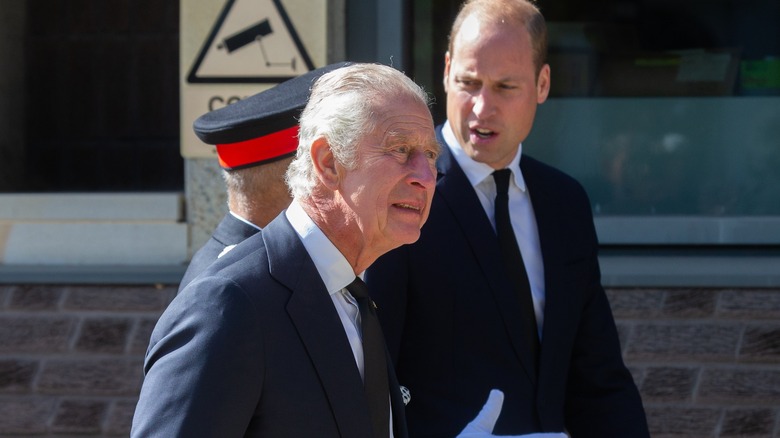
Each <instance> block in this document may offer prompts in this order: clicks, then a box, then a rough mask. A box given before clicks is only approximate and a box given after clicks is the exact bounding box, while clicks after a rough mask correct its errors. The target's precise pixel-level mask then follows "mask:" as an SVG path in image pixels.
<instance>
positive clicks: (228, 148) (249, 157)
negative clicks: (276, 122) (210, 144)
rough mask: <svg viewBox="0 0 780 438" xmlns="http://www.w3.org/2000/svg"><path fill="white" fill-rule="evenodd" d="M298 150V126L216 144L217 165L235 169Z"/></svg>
mask: <svg viewBox="0 0 780 438" xmlns="http://www.w3.org/2000/svg"><path fill="white" fill-rule="evenodd" d="M297 148H298V126H293V127H292V128H287V129H284V130H282V131H276V132H274V133H271V134H268V135H264V136H262V137H258V138H253V139H251V140H245V141H239V142H236V143H228V144H218V145H217V156H218V157H219V165H220V166H222V167H223V168H225V169H236V168H239V167H246V166H249V165H252V164H259V163H261V162H263V161H268V160H272V159H274V158H277V157H281V156H284V155H288V154H291V153H293V152H295V150H296V149H297Z"/></svg>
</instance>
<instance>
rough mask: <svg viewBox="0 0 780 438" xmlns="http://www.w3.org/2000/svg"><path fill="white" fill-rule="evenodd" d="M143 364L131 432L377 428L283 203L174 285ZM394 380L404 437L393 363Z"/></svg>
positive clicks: (399, 432) (397, 426)
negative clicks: (265, 221)
mask: <svg viewBox="0 0 780 438" xmlns="http://www.w3.org/2000/svg"><path fill="white" fill-rule="evenodd" d="M389 368H390V369H391V370H392V367H389ZM144 372H145V380H144V383H143V387H142V389H141V395H140V399H139V402H138V405H137V408H136V412H135V416H134V418H133V428H132V433H131V435H132V436H133V437H144V438H147V437H166V438H168V437H220V438H222V437H315V436H316V437H345V438H347V437H350V438H365V437H367V436H370V430H371V423H370V420H369V413H368V407H367V403H366V399H365V393H364V390H363V382H362V379H361V377H360V373H359V371H358V368H357V366H356V364H355V359H354V356H353V354H352V350H351V348H350V345H349V342H348V341H347V337H346V334H345V332H344V328H343V326H342V323H341V320H340V319H339V316H338V314H337V312H336V309H335V308H334V306H333V301H332V300H331V298H330V296H329V295H328V292H327V289H326V288H325V285H324V283H323V282H322V280H321V278H320V276H319V274H318V272H317V270H316V268H315V266H314V263H313V262H312V260H311V258H310V257H309V255H308V253H307V252H306V249H305V248H304V247H303V244H302V243H301V241H300V239H299V237H298V235H297V234H296V233H295V231H294V230H293V228H292V226H291V225H290V223H289V222H288V221H287V218H286V217H285V216H284V214H282V215H280V216H279V217H277V218H276V219H275V220H274V221H273V222H271V223H270V224H269V225H268V227H266V228H265V229H264V230H263V231H262V232H261V233H257V234H256V235H254V236H252V237H250V238H249V239H247V240H245V241H244V242H242V243H241V244H239V245H238V246H236V247H235V248H234V249H233V250H232V251H230V252H229V253H228V254H226V255H225V256H223V257H221V258H220V259H218V260H217V261H216V262H214V263H213V264H212V265H211V266H209V267H208V268H207V269H206V270H205V271H204V272H203V273H202V274H201V275H199V276H198V277H196V278H195V279H194V280H193V281H192V282H191V283H190V284H189V285H188V286H187V287H185V288H184V290H183V291H182V292H181V293H180V294H178V295H177V296H176V298H175V299H174V300H173V301H172V302H171V304H170V306H169V307H168V308H167V309H166V310H165V312H164V313H163V315H162V316H161V318H160V320H159V321H158V323H157V326H156V327H155V329H154V332H153V333H152V337H151V341H150V345H149V349H148V351H147V354H146V360H145V364H144ZM390 387H391V399H392V407H393V418H394V421H395V423H394V430H395V436H396V437H406V436H407V434H406V427H405V417H404V408H403V402H402V400H401V394H400V390H399V389H398V388H399V386H398V383H397V380H395V375H394V374H393V373H392V372H391V382H390ZM393 389H394V390H393Z"/></svg>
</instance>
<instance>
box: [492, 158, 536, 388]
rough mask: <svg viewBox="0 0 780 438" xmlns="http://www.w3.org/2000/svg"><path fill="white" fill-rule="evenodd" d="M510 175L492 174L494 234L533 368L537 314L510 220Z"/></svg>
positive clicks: (506, 173) (498, 172)
mask: <svg viewBox="0 0 780 438" xmlns="http://www.w3.org/2000/svg"><path fill="white" fill-rule="evenodd" d="M510 176H512V171H511V170H509V169H501V170H496V171H495V172H493V179H494V180H495V181H496V233H497V234H498V243H499V245H500V246H501V258H502V259H503V260H504V265H505V266H506V269H507V273H508V274H509V279H510V280H511V282H512V286H513V287H514V289H515V292H516V293H517V295H518V298H519V300H520V313H521V315H520V317H521V318H522V324H523V335H524V336H525V337H526V339H527V341H528V345H529V346H530V347H531V354H532V355H533V363H534V366H535V367H536V366H537V364H538V363H539V334H538V333H539V332H538V331H537V328H536V314H535V313H534V302H533V297H532V295H531V285H530V283H528V274H527V273H526V272H525V264H523V256H522V255H521V254H520V248H518V246H517V238H516V237H515V232H514V230H513V229H512V222H511V221H510V219H509V192H508V190H509V177H510ZM534 373H535V371H534Z"/></svg>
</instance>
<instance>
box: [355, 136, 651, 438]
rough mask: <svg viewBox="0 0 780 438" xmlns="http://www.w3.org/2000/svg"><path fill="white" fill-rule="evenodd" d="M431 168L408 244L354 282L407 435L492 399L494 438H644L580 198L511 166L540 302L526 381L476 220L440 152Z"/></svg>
mask: <svg viewBox="0 0 780 438" xmlns="http://www.w3.org/2000/svg"><path fill="white" fill-rule="evenodd" d="M440 131H441V127H439V128H437V134H438V135H439V136H440V135H441V134H440ZM439 139H440V141H441V142H442V145H443V144H444V142H443V140H442V139H441V137H440V138H439ZM437 167H438V170H439V175H438V181H437V184H436V193H435V195H434V199H433V205H432V207H431V213H430V217H429V218H428V221H427V223H426V224H425V226H424V227H423V229H422V234H421V237H420V239H419V240H418V241H417V242H416V243H414V244H412V245H406V246H403V247H400V248H398V249H396V250H394V251H391V252H389V253H388V254H386V255H384V256H382V257H381V258H380V259H379V260H378V261H377V262H375V263H374V265H372V267H371V268H369V270H368V272H367V273H366V282H367V283H368V286H369V290H370V291H371V293H372V295H373V296H374V298H375V300H376V302H377V304H378V306H379V310H378V312H379V316H380V319H381V321H382V324H383V329H384V333H385V336H386V337H387V340H388V347H389V349H390V351H391V355H392V356H393V357H394V359H395V360H396V364H397V367H396V373H397V375H398V379H399V381H400V383H401V384H402V385H404V386H406V387H408V388H409V390H410V392H411V402H410V403H409V405H408V406H407V410H406V414H407V420H408V425H409V433H410V435H411V436H424V437H452V436H455V435H456V434H457V432H458V431H460V430H462V428H463V427H464V426H465V425H466V423H467V422H468V421H470V419H472V418H474V416H475V415H476V414H477V413H478V412H479V410H480V408H481V406H482V404H483V403H484V401H485V400H486V398H487V396H488V393H489V391H490V389H492V388H498V389H501V390H503V391H504V393H505V397H506V398H505V401H504V407H503V412H502V414H501V416H500V417H499V420H498V423H497V425H496V428H495V431H494V432H495V433H496V434H497V435H502V434H503V435H506V434H520V433H529V432H538V431H544V432H560V431H564V430H566V431H568V432H569V433H570V434H571V436H572V437H576V438H578V437H600V438H604V437H631V438H640V437H646V436H648V432H647V425H646V420H645V415H644V410H643V408H642V403H641V399H640V397H639V393H638V391H637V389H636V386H635V385H634V382H633V380H632V377H631V375H630V373H629V372H628V371H627V369H626V367H625V366H624V364H623V361H622V358H621V352H620V347H619V341H618V336H617V330H616V327H615V323H614V319H613V317H612V313H611V310H610V307H609V304H608V302H607V297H606V294H605V293H604V289H603V288H602V286H601V280H600V271H599V265H598V259H597V250H598V244H597V239H596V233H595V229H594V226H593V218H592V215H591V209H590V204H589V201H588V198H587V195H586V194H585V192H584V190H583V189H582V187H581V186H580V185H579V184H578V183H577V182H576V181H574V180H573V179H572V178H570V177H568V176H566V175H565V174H563V173H562V172H560V171H558V170H555V169H553V168H551V167H549V166H547V165H545V164H543V163H541V162H539V161H536V160H534V159H533V158H531V157H528V156H523V157H522V159H521V163H520V168H521V170H522V174H523V178H524V179H525V182H526V185H527V187H528V190H529V193H530V196H531V202H532V204H533V208H534V213H535V216H536V222H537V226H538V231H539V240H540V245H541V253H542V259H543V263H544V279H545V292H546V295H545V296H546V304H545V310H544V327H543V340H542V344H541V353H540V354H541V355H540V365H539V373H538V376H535V375H533V374H532V373H530V372H529V371H528V370H529V368H530V367H529V364H528V362H527V361H528V358H529V353H528V352H529V349H528V345H527V344H526V342H525V341H524V339H523V337H522V335H521V324H520V321H519V315H520V310H519V304H518V300H517V299H516V297H515V296H513V295H512V293H511V292H510V291H511V290H512V288H511V287H510V285H509V280H508V278H507V275H506V274H505V272H503V271H502V269H503V268H502V262H501V260H500V258H499V257H500V256H499V254H500V250H499V245H498V239H497V238H496V234H495V232H494V231H493V228H492V226H491V224H490V222H489V219H488V218H487V215H486V214H485V212H484V209H483V207H482V205H481V204H480V202H479V200H478V198H477V195H476V193H475V192H474V189H473V188H472V186H471V184H470V183H469V181H468V179H467V178H466V176H465V174H464V173H463V171H462V170H461V168H460V166H459V165H458V164H457V162H456V161H455V159H454V158H453V157H452V155H451V153H450V152H449V149H448V148H447V147H446V146H444V147H443V154H442V156H441V157H440V159H439V160H438V162H437Z"/></svg>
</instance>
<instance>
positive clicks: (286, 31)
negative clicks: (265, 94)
mask: <svg viewBox="0 0 780 438" xmlns="http://www.w3.org/2000/svg"><path fill="white" fill-rule="evenodd" d="M214 3H217V2H214V1H213V0H181V36H182V41H181V55H180V56H181V60H180V66H181V71H182V81H181V116H182V117H181V152H182V156H184V157H188V158H194V157H213V156H215V152H214V147H212V146H210V145H206V144H204V143H202V142H201V141H200V140H199V139H198V138H197V137H196V136H195V134H194V133H193V131H192V123H193V122H194V121H195V119H196V118H198V117H199V116H200V115H202V114H204V113H206V112H208V111H212V110H215V109H218V108H221V107H224V106H226V105H229V104H231V103H234V102H236V101H238V100H240V99H243V98H245V97H247V96H250V95H252V94H255V93H258V92H260V91H263V90H265V89H268V88H270V87H272V86H273V85H275V84H277V83H279V82H283V81H285V80H287V79H290V78H293V77H295V76H298V75H301V74H303V73H305V72H307V71H309V70H313V69H314V68H317V67H320V66H322V65H325V63H326V59H325V58H326V56H325V53H326V37H327V35H326V19H325V17H326V16H327V13H326V12H327V11H326V7H327V4H326V3H327V1H326V0H318V1H312V0H227V1H226V2H225V3H224V5H222V7H221V9H218V10H217V9H215V7H214Z"/></svg>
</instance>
